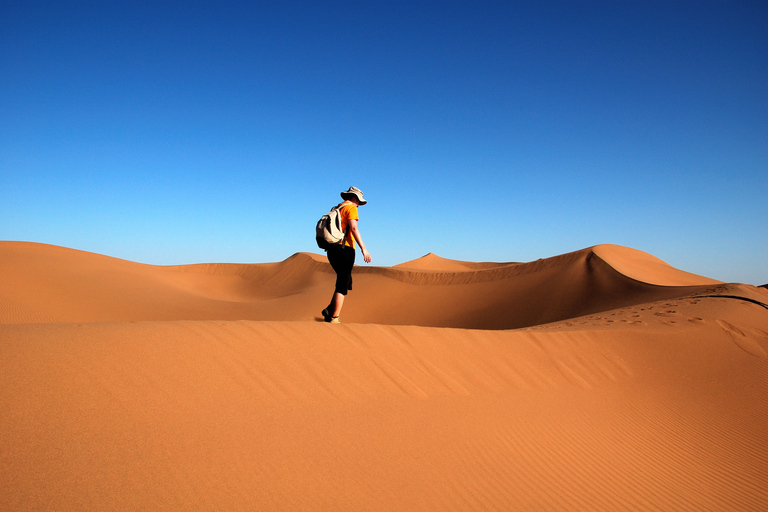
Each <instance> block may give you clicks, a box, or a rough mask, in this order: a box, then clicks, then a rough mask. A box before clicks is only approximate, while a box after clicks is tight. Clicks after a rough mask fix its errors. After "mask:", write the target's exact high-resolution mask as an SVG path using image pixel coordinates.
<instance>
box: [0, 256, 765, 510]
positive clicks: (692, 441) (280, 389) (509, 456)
mask: <svg viewBox="0 0 768 512" xmlns="http://www.w3.org/2000/svg"><path fill="white" fill-rule="evenodd" d="M433 256H434V255H432V256H430V257H428V258H426V257H425V258H422V259H421V261H420V262H419V263H418V264H416V265H413V266H410V267H409V266H408V265H405V266H403V267H398V268H394V267H393V268H383V267H361V268H359V269H357V270H356V273H355V289H354V290H353V292H352V294H351V295H350V300H349V303H348V307H349V311H347V310H346V309H345V323H344V324H342V325H330V324H325V323H322V322H317V321H315V317H314V315H315V312H314V311H315V310H316V309H317V304H318V303H320V304H321V305H322V304H323V301H324V300H327V298H328V297H327V295H328V291H329V290H330V289H331V288H332V282H333V275H332V274H331V272H330V269H329V267H328V265H327V263H326V262H325V261H324V259H323V258H322V257H320V256H317V255H311V254H297V255H294V256H292V257H290V258H288V259H287V260H285V261H282V262H278V263H267V264H257V265H245V264H243V265H233V264H203V265H187V266H180V267H156V266H151V265H141V264H137V263H132V262H127V261H122V260H117V259H114V258H108V257H105V256H100V255H95V254H89V253H84V252H81V251H74V250H71V249H64V248H58V247H52V246H45V245H40V244H25V243H6V242H2V243H0V279H1V280H2V282H3V284H4V286H3V287H2V288H0V411H2V414H0V432H1V433H2V437H1V438H0V439H1V440H0V510H63V511H68V510H72V511H74V510H77V511H83V510H86V511H91V510H92V511H100V510H211V511H213V510H350V511H357V510H382V511H388V510H404V511H411V510H413V511H415V510H424V511H431V510H461V511H464V510H555V511H559V510H563V511H577V510H605V511H623V510H627V511H630V510H665V511H667V510H680V511H687V510H697V511H700V510H701V511H708V510H709V511H742V510H743V511H752V510H766V509H768V290H765V289H762V288H756V287H752V286H745V285H740V284H724V283H719V282H716V281H712V280H709V279H707V278H704V277H700V276H694V275H692V274H688V273H685V272H682V271H679V270H677V269H674V268H672V267H670V266H669V265H667V264H665V263H664V262H661V261H660V260H658V259H656V258H654V257H653V256H650V255H647V254H645V253H642V252H639V251H635V250H632V249H628V248H624V247H618V246H597V247H594V248H589V249H585V250H582V251H576V252H574V253H570V254H566V255H562V256H557V257H554V258H548V259H545V260H539V261H536V262H530V263H510V264H480V265H476V266H473V265H472V264H470V263H469V262H455V261H452V260H448V263H446V261H444V260H442V259H440V258H439V257H436V256H435V257H433ZM430 264H431V265H432V267H430ZM419 266H421V267H423V268H417V267H419ZM468 304H469V305H471V307H470V308H469V309H468ZM345 307H346V306H345ZM352 319H355V320H356V321H357V322H358V323H355V322H352V321H351V320H352ZM408 324H410V325H408ZM511 326H512V327H522V328H520V329H515V330H507V328H508V327H511ZM466 327H478V329H467V328H466Z"/></svg>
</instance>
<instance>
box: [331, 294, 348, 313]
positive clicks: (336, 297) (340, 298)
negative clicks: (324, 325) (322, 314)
mask: <svg viewBox="0 0 768 512" xmlns="http://www.w3.org/2000/svg"><path fill="white" fill-rule="evenodd" d="M342 307H344V295H342V294H341V293H339V292H334V293H333V299H332V300H331V307H330V309H329V310H328V311H330V312H331V316H332V317H337V318H338V317H340V316H341V308H342Z"/></svg>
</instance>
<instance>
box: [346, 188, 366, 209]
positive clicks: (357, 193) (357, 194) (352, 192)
mask: <svg viewBox="0 0 768 512" xmlns="http://www.w3.org/2000/svg"><path fill="white" fill-rule="evenodd" d="M349 196H355V197H357V200H358V201H360V204H361V205H362V204H365V203H367V202H368V201H366V200H365V199H363V191H362V190H360V189H359V188H357V187H349V190H347V191H345V192H342V193H341V198H342V199H344V200H347V199H349Z"/></svg>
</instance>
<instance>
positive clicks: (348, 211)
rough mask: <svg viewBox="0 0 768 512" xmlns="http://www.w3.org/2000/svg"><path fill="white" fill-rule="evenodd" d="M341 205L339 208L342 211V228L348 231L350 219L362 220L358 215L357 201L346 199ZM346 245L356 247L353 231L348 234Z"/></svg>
mask: <svg viewBox="0 0 768 512" xmlns="http://www.w3.org/2000/svg"><path fill="white" fill-rule="evenodd" d="M339 206H341V208H340V209H339V212H340V213H341V229H342V231H346V230H347V226H349V221H350V219H355V220H360V217H358V215H357V205H356V204H355V203H350V202H349V201H344V202H343V203H341V204H340V205H339ZM344 246H345V247H351V248H353V249H354V248H355V237H354V235H352V232H350V233H348V234H347V239H346V240H345V241H344Z"/></svg>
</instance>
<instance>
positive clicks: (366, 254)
mask: <svg viewBox="0 0 768 512" xmlns="http://www.w3.org/2000/svg"><path fill="white" fill-rule="evenodd" d="M362 251H363V259H364V260H365V262H366V263H370V262H371V253H369V252H368V251H367V250H365V249H362Z"/></svg>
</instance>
